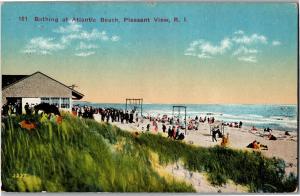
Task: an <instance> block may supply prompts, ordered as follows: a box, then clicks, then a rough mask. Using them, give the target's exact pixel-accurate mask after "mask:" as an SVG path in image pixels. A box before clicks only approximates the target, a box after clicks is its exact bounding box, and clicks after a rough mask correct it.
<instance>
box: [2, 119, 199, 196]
mask: <svg viewBox="0 0 300 196" xmlns="http://www.w3.org/2000/svg"><path fill="white" fill-rule="evenodd" d="M24 119H29V120H31V121H34V122H38V125H37V126H38V127H37V129H34V130H31V131H27V130H26V129H22V128H21V127H20V125H19V124H18V123H19V122H20V121H22V120H24ZM39 120H40V117H39V116H17V117H11V118H7V119H3V122H4V124H5V126H4V129H3V130H2V132H1V134H2V146H1V151H2V153H1V158H2V162H1V169H2V172H1V178H2V183H3V185H2V189H3V190H5V191H21V192H24V191H28V192H36V191H43V190H45V191H48V192H62V191H68V192H73V191H83V192H87V191H93V192H100V191H105V192H110V191H112V192H114V191H115V192H125V191H126V192H138V191H139V192H147V191H152V192H164V191H167V192H175V191H179V192H194V191H195V190H194V189H193V187H192V186H190V185H186V184H185V183H181V182H175V181H172V182H167V181H166V180H165V179H164V178H163V177H161V176H159V175H158V174H157V173H156V172H155V171H154V170H153V168H152V167H151V165H150V164H149V161H148V158H147V157H148V150H147V148H139V147H138V144H136V143H135V141H134V137H132V136H130V135H131V134H127V133H125V132H124V133H123V132H122V131H121V130H119V129H118V128H116V127H114V126H111V125H109V124H99V123H97V122H95V121H93V120H85V119H79V118H74V117H72V116H70V115H64V116H63V121H62V123H61V124H56V123H55V122H52V121H47V120H46V121H42V122H40V121H39ZM121 132H122V133H121ZM122 138H123V139H125V143H124V144H125V145H124V146H123V148H122V150H121V151H117V150H115V148H114V145H115V144H116V143H117V141H119V140H122Z"/></svg>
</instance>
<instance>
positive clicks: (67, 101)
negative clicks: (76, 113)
mask: <svg viewBox="0 0 300 196" xmlns="http://www.w3.org/2000/svg"><path fill="white" fill-rule="evenodd" d="M60 107H61V108H70V98H61V104H60Z"/></svg>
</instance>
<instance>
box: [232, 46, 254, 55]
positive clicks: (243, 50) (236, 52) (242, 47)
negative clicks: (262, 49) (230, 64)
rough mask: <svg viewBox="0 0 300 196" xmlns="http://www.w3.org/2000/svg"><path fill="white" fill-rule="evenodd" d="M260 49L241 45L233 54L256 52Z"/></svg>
mask: <svg viewBox="0 0 300 196" xmlns="http://www.w3.org/2000/svg"><path fill="white" fill-rule="evenodd" d="M256 53H258V51H257V50H256V49H251V48H246V47H245V46H240V47H239V48H238V49H236V50H235V51H234V52H233V53H232V55H233V56H237V55H240V54H256Z"/></svg>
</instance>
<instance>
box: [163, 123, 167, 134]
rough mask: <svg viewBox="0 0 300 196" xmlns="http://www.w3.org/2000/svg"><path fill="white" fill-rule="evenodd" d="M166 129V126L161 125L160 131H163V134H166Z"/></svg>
mask: <svg viewBox="0 0 300 196" xmlns="http://www.w3.org/2000/svg"><path fill="white" fill-rule="evenodd" d="M166 129H167V127H166V125H165V124H163V125H162V130H163V132H164V133H165V132H166Z"/></svg>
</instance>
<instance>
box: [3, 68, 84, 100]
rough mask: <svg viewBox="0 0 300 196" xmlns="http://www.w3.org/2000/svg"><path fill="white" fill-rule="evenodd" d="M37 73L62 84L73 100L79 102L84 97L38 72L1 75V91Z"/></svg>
mask: <svg viewBox="0 0 300 196" xmlns="http://www.w3.org/2000/svg"><path fill="white" fill-rule="evenodd" d="M37 73H40V74H43V75H44V76H46V77H48V78H50V79H51V80H54V81H56V82H58V83H60V84H62V85H63V86H65V87H67V88H69V89H70V90H72V96H74V97H73V99H76V100H79V99H82V97H83V96H84V95H83V94H82V93H80V92H78V91H76V90H74V89H72V88H70V87H69V86H66V85H65V84H63V83H61V82H59V81H57V80H55V79H53V78H51V77H49V76H47V75H46V74H44V73H42V72H39V71H37V72H35V73H33V74H31V75H2V90H3V89H4V88H6V87H8V86H10V85H12V84H14V83H17V82H18V81H20V80H23V79H25V78H27V77H30V76H32V75H34V74H37Z"/></svg>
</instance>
